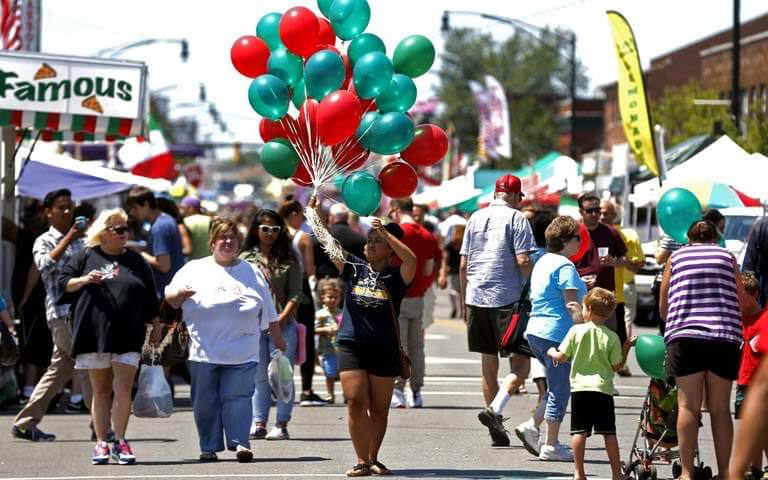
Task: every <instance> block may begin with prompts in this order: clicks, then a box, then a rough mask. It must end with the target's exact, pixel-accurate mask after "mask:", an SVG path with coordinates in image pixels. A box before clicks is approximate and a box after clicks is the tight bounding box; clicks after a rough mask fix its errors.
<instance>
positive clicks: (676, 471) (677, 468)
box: [672, 462, 683, 478]
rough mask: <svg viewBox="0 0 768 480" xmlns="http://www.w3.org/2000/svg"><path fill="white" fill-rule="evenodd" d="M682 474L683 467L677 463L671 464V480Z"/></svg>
mask: <svg viewBox="0 0 768 480" xmlns="http://www.w3.org/2000/svg"><path fill="white" fill-rule="evenodd" d="M682 473H683V466H682V465H680V464H679V463H678V462H675V463H673V464H672V478H679V477H680V475H682Z"/></svg>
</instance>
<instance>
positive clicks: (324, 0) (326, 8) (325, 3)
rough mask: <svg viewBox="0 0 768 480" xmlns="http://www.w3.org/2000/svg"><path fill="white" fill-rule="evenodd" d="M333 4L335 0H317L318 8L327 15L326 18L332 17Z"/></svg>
mask: <svg viewBox="0 0 768 480" xmlns="http://www.w3.org/2000/svg"><path fill="white" fill-rule="evenodd" d="M331 5H333V0H317V8H319V9H320V12H321V13H322V14H323V15H325V18H331Z"/></svg>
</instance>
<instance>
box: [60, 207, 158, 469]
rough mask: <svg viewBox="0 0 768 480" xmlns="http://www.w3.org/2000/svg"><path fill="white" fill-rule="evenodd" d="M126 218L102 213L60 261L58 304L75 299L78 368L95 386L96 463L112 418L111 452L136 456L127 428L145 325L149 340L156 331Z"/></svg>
mask: <svg viewBox="0 0 768 480" xmlns="http://www.w3.org/2000/svg"><path fill="white" fill-rule="evenodd" d="M127 223H128V215H127V214H126V213H125V211H123V209H121V208H116V209H112V210H106V211H103V212H101V214H100V215H99V216H98V218H96V220H95V221H94V222H93V224H92V225H91V227H90V228H89V229H88V231H87V232H86V248H84V249H83V250H81V251H80V252H79V253H78V254H77V255H75V256H74V257H72V258H71V259H70V260H69V261H68V262H67V263H66V264H65V265H64V267H63V268H62V271H61V274H60V276H59V284H60V285H61V289H62V291H64V292H65V293H64V294H63V295H62V297H61V299H60V300H59V303H70V304H72V305H73V308H72V312H73V314H72V317H73V323H74V324H73V338H74V341H73V347H72V356H73V357H74V359H75V369H77V370H88V376H89V378H90V381H91V386H92V389H93V401H92V404H91V405H90V409H91V419H92V421H93V427H94V430H95V433H96V446H95V447H94V449H93V454H92V456H91V463H92V464H94V465H100V464H105V463H109V459H110V450H109V445H108V444H107V441H106V440H107V431H108V429H109V423H110V418H111V419H112V428H113V429H114V431H115V444H114V448H113V449H112V452H111V456H112V458H114V459H115V460H116V461H117V462H118V463H119V464H121V465H127V464H133V463H135V462H136V457H135V456H134V454H133V451H132V450H131V447H130V445H129V444H128V442H127V441H126V440H125V431H126V428H127V427H128V417H129V416H130V413H131V387H132V386H133V380H134V377H135V375H136V370H137V368H138V365H139V360H140V353H139V352H141V348H142V345H143V344H144V335H145V324H147V323H152V324H153V325H154V329H153V332H152V341H153V342H157V341H158V340H159V336H160V325H159V320H158V317H157V313H158V301H157V295H156V294H155V284H154V280H153V279H152V271H151V269H150V267H149V265H147V262H145V261H144V259H143V258H142V257H141V255H140V254H138V253H137V252H134V251H133V250H129V249H127V248H126V247H125V243H126V241H127V240H128V235H127V233H128V225H127ZM113 396H114V402H113Z"/></svg>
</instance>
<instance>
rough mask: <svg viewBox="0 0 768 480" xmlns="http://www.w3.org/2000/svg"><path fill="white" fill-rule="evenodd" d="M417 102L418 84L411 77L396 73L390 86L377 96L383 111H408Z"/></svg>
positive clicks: (380, 109)
mask: <svg viewBox="0 0 768 480" xmlns="http://www.w3.org/2000/svg"><path fill="white" fill-rule="evenodd" d="M414 103H416V84H415V83H413V80H411V77H408V76H406V75H402V74H400V73H396V74H394V75H392V82H390V84H389V87H388V88H387V89H386V90H384V91H383V92H381V94H379V96H378V97H376V105H377V106H378V107H379V111H380V112H381V113H387V112H407V111H408V109H410V108H411V107H412V106H413V104H414Z"/></svg>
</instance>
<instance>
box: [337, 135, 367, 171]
mask: <svg viewBox="0 0 768 480" xmlns="http://www.w3.org/2000/svg"><path fill="white" fill-rule="evenodd" d="M332 151H333V159H334V160H335V161H336V165H338V166H339V167H341V168H343V169H344V171H345V172H352V171H355V170H359V169H361V168H363V166H365V162H367V161H368V156H369V155H370V153H371V152H369V151H368V150H366V149H364V148H363V146H362V145H360V143H359V142H358V141H357V139H356V138H354V136H353V137H351V138H350V139H349V141H348V142H343V143H340V144H338V145H334V146H333V148H332Z"/></svg>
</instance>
